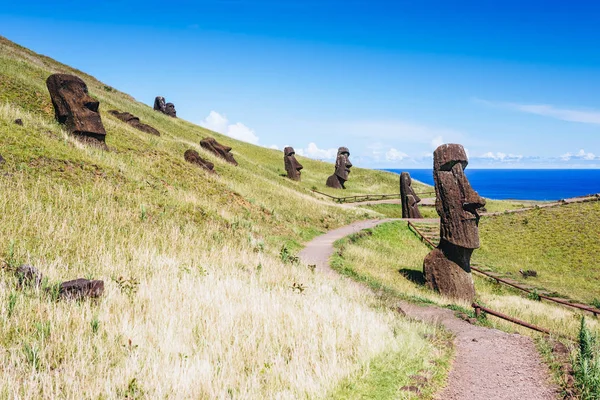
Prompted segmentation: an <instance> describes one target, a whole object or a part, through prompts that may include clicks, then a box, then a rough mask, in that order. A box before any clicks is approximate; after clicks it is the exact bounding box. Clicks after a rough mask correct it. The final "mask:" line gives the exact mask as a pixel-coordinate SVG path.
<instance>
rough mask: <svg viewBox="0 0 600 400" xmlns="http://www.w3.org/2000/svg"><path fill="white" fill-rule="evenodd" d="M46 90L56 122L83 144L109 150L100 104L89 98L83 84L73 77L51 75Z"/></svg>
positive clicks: (79, 79)
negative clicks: (48, 93) (99, 109)
mask: <svg viewBox="0 0 600 400" xmlns="http://www.w3.org/2000/svg"><path fill="white" fill-rule="evenodd" d="M46 86H47V87H48V92H50V98H51V99H52V105H53V106H54V114H55V118H56V120H57V121H58V122H59V123H61V124H64V125H65V127H66V128H67V129H68V130H69V132H71V134H73V135H74V136H75V137H76V138H77V139H79V140H81V141H82V142H84V143H87V144H91V145H94V146H96V147H99V148H101V149H103V150H108V147H107V146H106V142H105V139H106V130H104V125H102V119H101V118H100V112H99V111H98V108H99V106H100V103H99V102H98V101H97V100H95V99H94V98H92V97H91V96H90V94H89V93H88V88H87V86H86V84H85V82H84V81H83V80H81V78H78V77H76V76H73V75H68V74H53V75H50V76H49V77H48V79H47V80H46Z"/></svg>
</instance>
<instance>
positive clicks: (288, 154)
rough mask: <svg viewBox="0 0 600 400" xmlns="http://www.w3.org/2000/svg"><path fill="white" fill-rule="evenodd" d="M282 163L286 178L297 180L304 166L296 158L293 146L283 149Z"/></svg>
mask: <svg viewBox="0 0 600 400" xmlns="http://www.w3.org/2000/svg"><path fill="white" fill-rule="evenodd" d="M283 163H284V164H285V170H286V171H287V176H288V178H290V179H292V180H294V181H299V180H300V178H301V175H302V173H301V172H300V170H301V169H302V168H304V167H302V164H300V163H299V162H298V160H296V152H295V151H294V148H293V147H286V148H285V149H283Z"/></svg>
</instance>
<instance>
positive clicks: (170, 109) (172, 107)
mask: <svg viewBox="0 0 600 400" xmlns="http://www.w3.org/2000/svg"><path fill="white" fill-rule="evenodd" d="M165 108H166V111H165V114H167V115H168V116H169V117H173V118H177V111H175V104H173V103H167V105H166V106H165Z"/></svg>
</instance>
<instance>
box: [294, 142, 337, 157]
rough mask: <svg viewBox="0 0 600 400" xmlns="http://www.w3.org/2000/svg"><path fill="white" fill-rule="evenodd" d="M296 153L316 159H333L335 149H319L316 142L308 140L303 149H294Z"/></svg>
mask: <svg viewBox="0 0 600 400" xmlns="http://www.w3.org/2000/svg"><path fill="white" fill-rule="evenodd" d="M295 150H296V154H298V155H301V156H304V157H309V158H314V159H317V160H335V157H336V156H337V149H335V148H331V149H320V148H319V146H317V144H316V143H314V142H310V143H309V144H308V146H307V147H306V148H305V149H295Z"/></svg>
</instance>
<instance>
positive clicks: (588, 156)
mask: <svg viewBox="0 0 600 400" xmlns="http://www.w3.org/2000/svg"><path fill="white" fill-rule="evenodd" d="M598 158H600V157H596V155H595V154H594V153H589V152H586V151H585V150H583V149H581V150H579V151H578V152H577V153H571V152H567V153H565V154H563V155H561V156H560V159H561V160H562V161H571V159H574V160H585V161H592V160H596V159H598Z"/></svg>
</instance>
